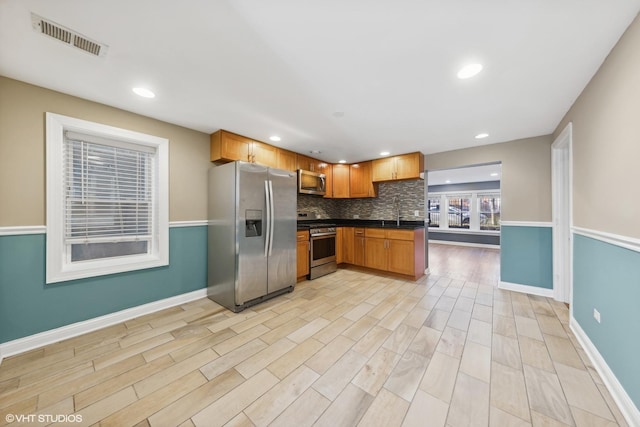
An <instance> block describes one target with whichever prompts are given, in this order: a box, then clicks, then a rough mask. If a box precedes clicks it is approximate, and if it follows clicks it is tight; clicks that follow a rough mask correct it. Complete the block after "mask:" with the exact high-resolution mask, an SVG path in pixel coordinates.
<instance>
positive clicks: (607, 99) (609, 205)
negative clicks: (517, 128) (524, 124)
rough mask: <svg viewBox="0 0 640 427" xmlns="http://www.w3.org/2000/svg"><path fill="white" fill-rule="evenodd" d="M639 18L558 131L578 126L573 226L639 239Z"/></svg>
mask: <svg viewBox="0 0 640 427" xmlns="http://www.w3.org/2000/svg"><path fill="white" fill-rule="evenodd" d="M639 76H640V19H639V18H638V17H636V19H635V20H634V21H633V22H632V23H631V25H630V26H629V28H628V29H627V31H626V32H625V33H624V35H623V36H622V37H621V38H620V40H619V41H618V44H617V45H616V46H615V47H614V49H613V50H612V51H611V53H610V54H609V56H608V57H607V59H606V60H605V61H604V63H603V64H602V66H601V67H600V70H598V72H597V73H596V74H595V76H594V77H593V78H592V79H591V82H589V84H588V85H587V87H586V88H585V89H584V91H583V92H582V94H581V95H580V96H579V97H578V99H577V100H576V102H575V103H574V104H573V106H572V107H571V109H570V110H569V112H568V113H567V115H566V116H565V117H564V118H563V119H562V121H561V122H560V125H559V126H558V128H557V129H556V131H555V132H554V137H555V136H557V135H559V134H560V132H561V131H562V130H563V129H564V128H565V127H566V125H567V124H568V123H569V122H572V123H573V125H572V127H573V225H574V226H577V227H583V228H588V229H592V230H598V231H605V232H608V233H614V234H619V235H623V236H630V237H634V238H640V227H639V226H638V214H639V213H640V200H639V199H638V190H637V185H638V183H639V182H640V167H639V160H640V78H639Z"/></svg>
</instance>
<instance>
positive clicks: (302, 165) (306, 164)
mask: <svg viewBox="0 0 640 427" xmlns="http://www.w3.org/2000/svg"><path fill="white" fill-rule="evenodd" d="M296 162H297V164H298V167H297V169H302V170H305V171H310V170H311V168H312V165H313V164H314V162H315V159H312V158H311V157H307V156H303V155H302V154H296Z"/></svg>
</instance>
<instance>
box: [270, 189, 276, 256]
mask: <svg viewBox="0 0 640 427" xmlns="http://www.w3.org/2000/svg"><path fill="white" fill-rule="evenodd" d="M274 204H275V203H274V201H273V181H271V180H269V210H270V211H271V215H270V217H271V222H270V223H269V231H270V233H269V256H271V252H272V251H273V235H274V233H275V221H276V215H275V212H274Z"/></svg>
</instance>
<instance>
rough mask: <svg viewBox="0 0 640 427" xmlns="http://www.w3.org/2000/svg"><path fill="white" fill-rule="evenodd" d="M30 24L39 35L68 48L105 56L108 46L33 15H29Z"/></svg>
mask: <svg viewBox="0 0 640 427" xmlns="http://www.w3.org/2000/svg"><path fill="white" fill-rule="evenodd" d="M31 24H32V26H33V29H34V30H35V31H37V32H39V33H40V34H45V35H47V36H49V37H53V38H54V39H57V40H60V41H61V42H63V43H66V44H67V45H69V46H73V47H76V48H78V49H80V50H83V51H85V52H87V53H90V54H92V55H95V56H105V55H106V54H107V49H108V46H107V45H105V44H101V43H98V42H96V41H93V40H91V39H89V38H87V37H85V36H83V35H82V34H80V33H78V32H76V31H73V30H70V29H69V28H66V27H64V26H62V25H60V24H56V23H55V22H53V21H50V20H48V19H45V18H43V17H41V16H38V15H36V14H35V13H32V14H31Z"/></svg>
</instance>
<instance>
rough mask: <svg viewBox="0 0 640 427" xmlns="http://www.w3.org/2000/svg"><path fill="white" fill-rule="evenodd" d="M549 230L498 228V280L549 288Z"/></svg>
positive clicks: (550, 245)
mask: <svg viewBox="0 0 640 427" xmlns="http://www.w3.org/2000/svg"><path fill="white" fill-rule="evenodd" d="M552 242H553V240H552V228H551V227H522V226H511V225H509V226H507V225H503V226H502V227H500V280H501V281H503V282H509V283H515V284H518V285H527V286H535V287H538V288H544V289H553V257H552V252H553V243H552Z"/></svg>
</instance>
